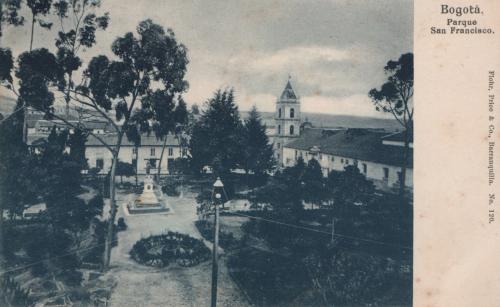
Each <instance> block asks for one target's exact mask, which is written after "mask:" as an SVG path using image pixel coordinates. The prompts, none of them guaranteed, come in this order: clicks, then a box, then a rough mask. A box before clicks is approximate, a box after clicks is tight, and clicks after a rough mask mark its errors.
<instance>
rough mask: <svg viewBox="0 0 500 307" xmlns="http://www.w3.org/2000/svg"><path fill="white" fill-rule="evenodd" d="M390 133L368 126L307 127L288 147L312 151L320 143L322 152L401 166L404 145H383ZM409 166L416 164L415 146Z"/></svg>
mask: <svg viewBox="0 0 500 307" xmlns="http://www.w3.org/2000/svg"><path fill="white" fill-rule="evenodd" d="M387 135H388V134H387V133H386V132H380V131H373V130H368V129H343V130H323V129H304V130H303V132H302V133H301V136H300V137H299V138H298V139H296V140H295V141H293V142H291V143H289V144H287V145H285V147H288V148H294V149H300V150H310V149H311V148H313V147H314V146H317V147H318V148H319V149H320V152H322V153H325V154H331V155H336V156H341V157H346V158H351V159H358V160H364V161H371V162H377V163H382V164H387V165H394V166H401V165H402V162H403V149H404V148H403V147H400V146H390V145H383V144H382V138H383V137H384V136H387ZM408 167H413V149H411V148H410V152H409V158H408Z"/></svg>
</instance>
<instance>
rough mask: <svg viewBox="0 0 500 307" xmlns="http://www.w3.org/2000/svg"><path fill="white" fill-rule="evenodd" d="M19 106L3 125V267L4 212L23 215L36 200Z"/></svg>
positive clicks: (0, 180)
mask: <svg viewBox="0 0 500 307" xmlns="http://www.w3.org/2000/svg"><path fill="white" fill-rule="evenodd" d="M20 108H21V105H20V104H19V103H18V104H17V106H16V108H15V109H14V111H13V113H12V114H11V116H9V117H6V118H4V119H3V120H2V122H1V123H0V266H1V264H2V257H3V256H4V250H3V247H4V244H3V243H4V241H3V238H4V227H3V220H4V211H5V210H8V212H9V215H10V216H11V217H15V216H16V215H20V214H22V212H23V210H24V204H25V203H29V202H31V201H33V199H34V193H33V190H34V188H33V186H32V185H31V184H30V183H31V182H32V179H33V178H32V177H31V176H29V174H28V170H30V168H31V166H32V162H33V161H32V159H30V156H29V152H28V148H27V147H26V145H25V144H24V143H23V142H22V125H23V113H22V112H19V110H20Z"/></svg>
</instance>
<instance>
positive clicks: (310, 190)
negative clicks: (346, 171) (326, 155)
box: [302, 159, 327, 209]
mask: <svg viewBox="0 0 500 307" xmlns="http://www.w3.org/2000/svg"><path fill="white" fill-rule="evenodd" d="M302 182H304V200H305V201H306V202H309V203H311V209H312V208H313V206H314V205H320V204H321V203H322V202H323V201H324V200H325V199H326V198H327V195H326V189H325V184H324V180H323V172H322V171H321V165H319V163H318V161H317V160H316V159H311V160H309V162H308V163H307V167H306V169H305V171H304V175H303V176H302Z"/></svg>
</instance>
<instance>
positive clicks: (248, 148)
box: [243, 106, 275, 175]
mask: <svg viewBox="0 0 500 307" xmlns="http://www.w3.org/2000/svg"><path fill="white" fill-rule="evenodd" d="M243 132H244V135H243V136H244V138H243V144H244V160H243V167H244V168H245V170H246V172H247V173H248V171H251V172H253V173H254V174H256V175H262V174H265V173H266V172H268V171H271V170H272V169H273V168H274V165H275V161H274V151H273V147H272V145H271V144H270V143H269V138H268V137H267V135H266V126H265V125H263V124H262V120H261V118H260V114H259V113H258V112H257V108H256V107H255V106H254V107H253V108H252V110H251V111H250V114H249V116H248V119H247V120H245V126H244V130H243Z"/></svg>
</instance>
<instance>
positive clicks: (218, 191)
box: [211, 177, 224, 307]
mask: <svg viewBox="0 0 500 307" xmlns="http://www.w3.org/2000/svg"><path fill="white" fill-rule="evenodd" d="M213 188H214V190H213V194H212V195H213V198H214V199H213V201H214V206H215V213H214V246H213V250H212V304H211V306H212V307H216V306H217V275H218V270H219V266H218V263H217V260H218V259H217V249H218V247H219V204H220V203H221V202H222V195H223V193H224V184H223V183H222V181H221V180H220V178H219V177H217V180H216V181H215V183H214V185H213Z"/></svg>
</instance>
